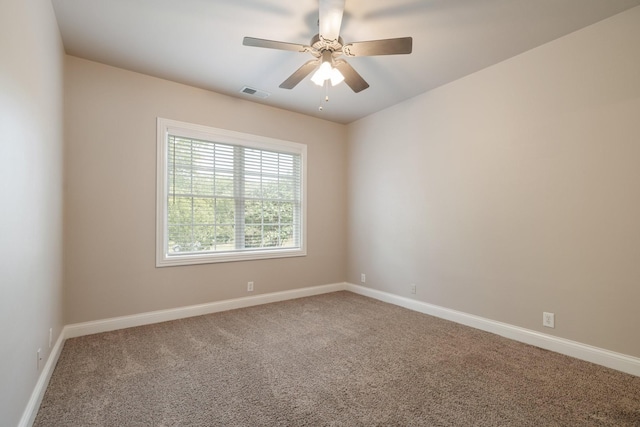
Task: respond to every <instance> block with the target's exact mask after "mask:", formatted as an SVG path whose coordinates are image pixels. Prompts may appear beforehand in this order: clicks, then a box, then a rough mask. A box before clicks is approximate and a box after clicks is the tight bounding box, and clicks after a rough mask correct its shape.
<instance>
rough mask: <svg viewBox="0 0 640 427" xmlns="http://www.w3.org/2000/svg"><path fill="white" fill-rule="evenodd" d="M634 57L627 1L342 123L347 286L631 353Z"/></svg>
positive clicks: (632, 15) (639, 95)
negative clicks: (362, 285) (548, 323)
mask: <svg viewBox="0 0 640 427" xmlns="http://www.w3.org/2000/svg"><path fill="white" fill-rule="evenodd" d="M639 52H640V7H636V8H634V9H631V10H629V11H627V12H625V13H623V14H621V15H617V16H615V17H613V18H611V19H608V20H606V21H602V22H600V23H598V24H596V25H593V26H591V27H588V28H586V29H583V30H580V31H578V32H576V33H573V34H571V35H569V36H567V37H564V38H561V39H559V40H556V41H554V42H551V43H549V44H547V45H544V46H542V47H539V48H537V49H534V50H532V51H529V52H527V53H524V54H522V55H520V56H517V57H515V58H512V59H510V60H508V61H505V62H503V63H500V64H498V65H495V66H493V67H490V68H488V69H485V70H483V71H481V72H478V73H475V74H473V75H471V76H468V77H466V78H463V79H461V80H458V81H456V82H453V83H451V84H449V85H446V86H444V87H441V88H439V89H436V90H434V91H432V92H429V93H426V94H423V95H421V96H418V97H416V98H413V99H411V100H408V101H406V102H404V103H401V104H399V105H396V106H394V107H392V108H389V109H387V110H385V111H383V112H380V113H378V114H375V115H372V116H369V117H367V118H364V119H362V120H360V121H358V122H356V123H353V124H352V125H350V126H349V153H348V158H349V164H348V176H349V205H348V206H349V223H348V229H349V241H348V254H349V265H348V270H349V271H348V279H349V281H350V282H353V283H359V280H360V273H361V272H363V273H366V274H367V283H366V286H370V287H373V288H376V289H380V290H384V291H388V292H392V293H395V294H399V295H403V296H406V297H412V298H416V299H419V300H422V301H426V302H429V303H433V304H437V305H440V306H444V307H448V308H452V309H456V310H460V311H463V312H467V313H471V314H475V315H479V316H483V317H486V318H489V319H494V320H498V321H501V322H506V323H509V324H512V325H517V326H521V327H525V328H528V329H532V330H539V331H543V332H546V333H550V334H552V335H557V336H560V337H564V338H567V339H571V340H575V341H579V342H582V343H586V344H591V345H595V346H598V347H602V348H606V349H610V350H613V351H618V352H622V353H626V354H629V355H633V356H636V357H638V356H640V339H639V338H638V326H639V325H640V310H639V309H638V302H639V301H640V191H639V190H638V186H639V183H640V54H639ZM425 72H428V70H425ZM410 283H415V284H416V285H417V294H416V295H411V294H410ZM543 311H550V312H554V313H555V314H556V328H555V329H548V328H542V312H543Z"/></svg>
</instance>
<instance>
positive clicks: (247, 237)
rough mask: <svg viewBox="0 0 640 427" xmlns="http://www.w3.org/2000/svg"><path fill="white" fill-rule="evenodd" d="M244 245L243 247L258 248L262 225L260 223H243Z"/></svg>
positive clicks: (260, 243)
mask: <svg viewBox="0 0 640 427" xmlns="http://www.w3.org/2000/svg"><path fill="white" fill-rule="evenodd" d="M244 246H245V248H259V247H261V246H262V227H261V226H260V225H248V224H247V225H245V227H244Z"/></svg>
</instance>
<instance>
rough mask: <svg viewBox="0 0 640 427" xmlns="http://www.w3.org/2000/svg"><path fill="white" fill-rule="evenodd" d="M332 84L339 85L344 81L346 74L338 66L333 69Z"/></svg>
mask: <svg viewBox="0 0 640 427" xmlns="http://www.w3.org/2000/svg"><path fill="white" fill-rule="evenodd" d="M330 78H331V86H337V85H339V84H340V83H342V82H343V81H344V76H343V75H342V73H341V72H340V70H338V69H337V68H333V69H332V70H331V75H330Z"/></svg>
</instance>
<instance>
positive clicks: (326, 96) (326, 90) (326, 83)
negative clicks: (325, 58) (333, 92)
mask: <svg viewBox="0 0 640 427" xmlns="http://www.w3.org/2000/svg"><path fill="white" fill-rule="evenodd" d="M323 86H324V102H329V80H325V81H324V85H323ZM318 110H319V111H322V101H320V106H319V107H318Z"/></svg>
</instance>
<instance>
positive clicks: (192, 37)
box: [52, 0, 640, 123]
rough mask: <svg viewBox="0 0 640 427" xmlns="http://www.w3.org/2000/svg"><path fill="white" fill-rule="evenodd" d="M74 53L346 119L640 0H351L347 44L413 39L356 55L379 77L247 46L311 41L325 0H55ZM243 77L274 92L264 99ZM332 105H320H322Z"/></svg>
mask: <svg viewBox="0 0 640 427" xmlns="http://www.w3.org/2000/svg"><path fill="white" fill-rule="evenodd" d="M52 2H53V5H54V9H55V13H56V16H57V19H58V24H59V26H60V32H61V34H62V39H63V42H64V46H65V49H66V52H67V53H68V54H70V55H74V56H78V57H81V58H86V59H89V60H93V61H98V62H102V63H105V64H109V65H113V66H116V67H120V68H124V69H128V70H132V71H137V72H140V73H144V74H148V75H152V76H157V77H161V78H165V79H168V80H173V81H176V82H180V83H185V84H188V85H192V86H196V87H201V88H204V89H209V90H212V91H215V92H219V93H223V94H227V95H230V96H235V97H239V98H245V99H249V100H252V101H256V102H260V103H264V104H267V105H271V106H275V107H280V108H284V109H287V110H292V111H297V112H300V113H303V114H308V115H312V116H316V117H321V118H324V119H327V120H331V121H335V122H339V123H349V122H352V121H354V120H357V119H359V118H361V117H364V116H366V115H369V114H371V113H373V112H376V111H379V110H381V109H384V108H386V107H388V106H391V105H393V104H396V103H398V102H400V101H402V100H405V99H408V98H411V97H413V96H415V95H418V94H420V93H423V92H425V91H428V90H430V89H433V88H435V87H438V86H440V85H443V84H445V83H448V82H451V81H453V80H456V79H458V78H460V77H463V76H465V75H468V74H471V73H473V72H475V71H478V70H480V69H482V68H485V67H487V66H490V65H492V64H495V63H497V62H500V61H503V60H505V59H507V58H510V57H513V56H515V55H518V54H519V53H522V52H524V51H527V50H529V49H532V48H534V47H536V46H539V45H541V44H544V43H546V42H549V41H551V40H554V39H556V38H558V37H561V36H563V35H566V34H568V33H571V32H573V31H575V30H578V29H580V28H583V27H585V26H588V25H590V24H593V23H595V22H598V21H600V20H602V19H605V18H607V17H609V16H612V15H614V14H616V13H619V12H622V11H624V10H626V9H629V8H631V7H633V6H637V5H640V0H346V7H345V14H344V18H343V21H342V29H341V32H340V35H341V36H342V38H343V39H344V41H345V43H349V42H355V41H365V40H375V39H384V38H394V37H405V36H411V37H413V53H412V54H411V55H393V56H377V57H354V58H348V59H347V61H348V62H349V63H350V64H351V65H352V66H353V67H354V68H355V69H356V70H357V71H358V73H360V75H362V77H364V79H365V80H367V82H368V83H369V84H370V87H369V88H368V89H366V90H364V91H363V92H360V93H358V94H355V93H353V92H352V91H351V90H350V89H349V87H348V86H347V85H345V84H344V83H343V84H341V85H339V86H336V87H334V88H330V89H329V99H330V100H329V102H328V103H324V102H323V99H324V90H323V89H322V88H320V87H318V86H315V85H314V84H313V83H311V81H309V79H308V78H307V79H305V80H304V81H302V82H301V83H300V84H299V85H298V86H296V87H295V88H294V89H292V90H287V89H280V88H279V87H278V85H279V84H280V83H282V82H283V81H284V80H285V79H286V78H287V77H288V76H289V75H290V74H291V73H293V72H294V71H295V70H296V69H298V67H300V66H301V65H302V64H303V63H304V62H306V61H307V60H309V59H312V56H311V55H310V54H308V53H297V52H288V51H279V50H273V49H261V48H255V47H248V46H243V45H242V38H243V37H244V36H250V37H256V38H264V39H270V40H278V41H285V42H292V43H300V44H309V42H310V40H311V37H312V36H313V35H315V34H316V33H317V32H318V31H317V20H318V1H317V0H52ZM244 86H250V87H253V88H256V89H259V90H262V91H266V92H269V93H270V94H271V96H269V97H268V98H267V99H265V100H261V99H259V98H255V97H252V96H249V95H245V94H241V93H240V90H241V89H242V88H243V87H244ZM321 104H322V105H323V106H324V108H323V110H322V111H319V109H318V107H319V105H321Z"/></svg>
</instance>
